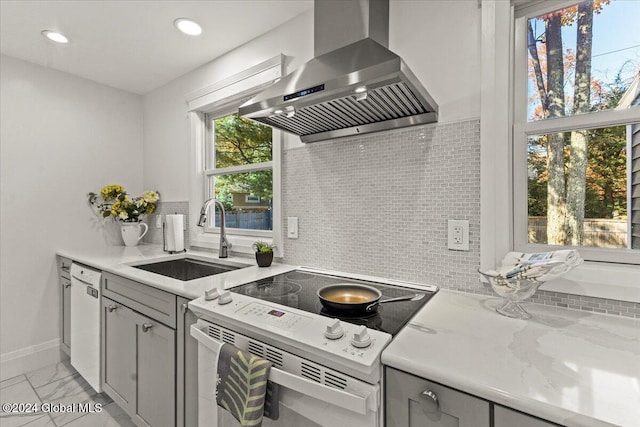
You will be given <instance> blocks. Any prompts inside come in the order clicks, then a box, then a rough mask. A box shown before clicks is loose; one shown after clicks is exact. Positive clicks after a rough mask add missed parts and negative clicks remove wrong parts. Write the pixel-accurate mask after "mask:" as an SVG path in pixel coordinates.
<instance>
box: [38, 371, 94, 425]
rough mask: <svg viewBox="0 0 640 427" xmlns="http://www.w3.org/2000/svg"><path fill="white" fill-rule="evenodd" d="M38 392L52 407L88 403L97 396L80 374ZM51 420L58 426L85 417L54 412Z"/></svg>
mask: <svg viewBox="0 0 640 427" xmlns="http://www.w3.org/2000/svg"><path fill="white" fill-rule="evenodd" d="M36 392H37V393H38V396H40V398H41V399H42V401H43V402H47V403H50V404H52V405H56V404H59V405H71V404H74V403H75V404H78V403H82V402H86V401H88V400H90V399H91V396H92V395H95V394H96V393H95V391H94V390H93V389H92V388H91V386H90V385H89V383H87V382H86V381H85V380H84V379H83V378H82V377H81V376H80V375H79V374H73V375H71V376H68V377H66V378H62V379H60V380H57V381H54V382H51V383H49V384H45V385H43V386H40V387H37V388H36ZM50 415H51V418H52V419H53V421H54V422H55V423H56V425H57V426H61V425H64V424H67V423H68V422H70V421H73V420H75V419H76V418H80V417H82V416H83V415H85V414H84V413H82V412H72V411H70V412H67V411H65V412H52V413H50Z"/></svg>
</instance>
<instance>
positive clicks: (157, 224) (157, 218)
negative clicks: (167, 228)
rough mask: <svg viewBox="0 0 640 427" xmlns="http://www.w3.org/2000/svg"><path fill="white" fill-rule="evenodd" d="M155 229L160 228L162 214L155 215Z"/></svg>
mask: <svg viewBox="0 0 640 427" xmlns="http://www.w3.org/2000/svg"><path fill="white" fill-rule="evenodd" d="M156 228H162V214H159V215H156Z"/></svg>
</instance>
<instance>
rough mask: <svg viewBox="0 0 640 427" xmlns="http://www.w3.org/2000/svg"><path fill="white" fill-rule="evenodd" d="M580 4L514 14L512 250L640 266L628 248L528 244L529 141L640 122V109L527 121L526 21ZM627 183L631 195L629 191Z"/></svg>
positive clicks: (534, 8) (553, 5)
mask: <svg viewBox="0 0 640 427" xmlns="http://www.w3.org/2000/svg"><path fill="white" fill-rule="evenodd" d="M578 3H579V1H576V0H570V1H567V0H564V1H557V2H543V3H539V4H534V5H531V6H529V7H525V8H522V9H518V10H516V12H515V14H514V20H515V22H514V27H513V28H514V48H513V52H512V54H513V58H514V65H513V77H512V80H513V82H514V83H513V85H514V92H513V127H512V155H513V166H512V173H513V189H512V191H513V197H512V200H513V235H512V236H513V249H514V250H516V251H522V252H542V251H549V250H559V249H576V250H578V251H579V252H580V255H581V256H582V258H584V259H585V260H588V261H601V262H610V263H615V264H640V250H638V249H629V248H597V247H589V246H579V247H572V246H562V245H546V244H537V243H529V242H528V237H527V236H528V218H527V216H528V205H527V195H528V180H527V167H526V165H527V142H528V137H529V136H531V135H542V134H547V133H552V132H562V131H571V130H578V129H594V128H602V127H610V126H618V125H630V124H632V123H640V108H638V107H636V108H630V109H626V110H607V111H599V112H593V113H585V114H579V115H575V116H567V117H561V118H553V119H546V120H537V121H531V122H529V121H527V99H528V94H527V91H528V78H527V70H528V66H527V64H528V51H527V33H526V31H527V20H528V19H530V18H532V17H536V16H539V15H541V14H544V13H547V12H551V11H553V10H557V9H561V8H566V7H569V6H572V5H575V4H578ZM629 189H630V184H628V192H629V191H630V190H629Z"/></svg>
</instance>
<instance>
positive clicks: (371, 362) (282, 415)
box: [189, 268, 438, 427]
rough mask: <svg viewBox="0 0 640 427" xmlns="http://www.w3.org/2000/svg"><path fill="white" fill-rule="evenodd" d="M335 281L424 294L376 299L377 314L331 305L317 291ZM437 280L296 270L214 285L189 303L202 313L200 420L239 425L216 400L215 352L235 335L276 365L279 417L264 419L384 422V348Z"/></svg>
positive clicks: (198, 334) (198, 333) (195, 329)
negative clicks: (356, 312)
mask: <svg viewBox="0 0 640 427" xmlns="http://www.w3.org/2000/svg"><path fill="white" fill-rule="evenodd" d="M336 283H359V284H366V285H368V286H372V287H375V288H377V289H378V290H380V292H381V293H382V300H386V299H390V298H395V297H399V296H404V295H407V294H414V293H424V294H425V297H424V298H422V299H420V300H418V301H402V302H394V303H388V304H382V305H379V306H378V308H377V310H376V311H374V312H373V313H367V314H365V315H360V314H359V315H355V316H354V315H351V314H349V315H344V313H334V312H330V311H327V309H326V308H325V307H323V306H322V304H321V302H320V300H319V298H318V295H317V291H318V289H320V288H321V287H323V286H325V285H329V284H336ZM437 290H438V289H437V287H435V286H427V285H417V284H412V283H405V282H398V281H391V280H383V279H379V278H372V277H366V276H359V275H358V276H355V275H348V274H343V273H336V272H329V271H323V270H316V269H310V268H299V269H296V270H293V271H290V272H287V273H283V274H279V275H276V276H273V277H270V278H266V279H262V280H259V281H256V282H251V283H248V284H244V285H240V286H237V287H234V288H231V289H229V290H227V291H224V290H213V292H209V293H208V295H207V298H213V299H207V298H205V296H202V297H200V298H198V299H196V300H194V301H192V302H190V303H189V308H190V309H191V310H192V311H194V312H195V313H196V314H197V315H198V316H199V317H200V320H199V321H198V322H197V324H196V325H193V326H192V332H191V333H192V335H193V336H194V337H195V338H196V339H197V340H198V342H199V350H198V353H199V354H198V359H199V362H198V369H199V396H200V397H199V419H200V425H213V426H220V427H223V426H224V427H229V426H235V425H237V422H236V421H235V420H234V419H232V418H231V417H230V416H229V415H228V413H226V411H224V410H220V409H219V408H218V407H217V405H216V402H215V392H214V391H215V378H216V371H217V355H218V351H219V349H220V347H221V345H222V344H223V343H231V344H234V345H235V346H237V347H239V348H241V349H243V350H246V351H249V352H250V353H252V354H255V355H257V356H260V357H263V358H265V359H267V360H269V361H271V362H272V363H273V367H272V369H271V373H270V376H269V379H270V381H272V382H275V383H277V384H279V390H280V393H279V394H280V395H279V417H278V419H277V420H271V419H267V418H265V419H264V422H263V425H265V426H267V427H268V426H291V427H293V426H296V427H302V426H318V425H320V426H335V425H350V426H354V427H359V426H379V425H382V420H383V418H382V410H381V382H382V366H381V362H380V355H381V353H382V351H383V350H384V348H385V347H386V346H387V344H389V342H390V341H391V339H392V337H393V335H395V334H396V333H397V332H399V331H400V329H401V328H402V327H403V326H404V325H405V324H406V323H407V322H408V321H409V319H410V318H411V317H412V316H413V315H414V314H415V313H416V312H417V311H418V310H419V309H420V308H421V307H422V306H423V305H424V304H425V303H426V302H427V301H428V300H429V298H431V297H432V296H433V295H434V294H435V293H436V292H437Z"/></svg>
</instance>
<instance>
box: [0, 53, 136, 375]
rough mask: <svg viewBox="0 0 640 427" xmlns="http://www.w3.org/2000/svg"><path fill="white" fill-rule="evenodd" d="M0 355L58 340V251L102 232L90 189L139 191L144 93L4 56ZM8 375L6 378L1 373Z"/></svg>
mask: <svg viewBox="0 0 640 427" xmlns="http://www.w3.org/2000/svg"><path fill="white" fill-rule="evenodd" d="M0 88H1V96H0V100H1V108H0V111H1V112H0V122H1V123H2V126H1V132H0V141H1V143H0V151H1V156H0V158H1V179H0V185H1V186H0V188H1V208H2V211H1V217H0V235H1V247H0V251H1V252H0V262H1V266H0V267H1V269H0V294H1V296H0V316H1V317H0V335H1V336H2V340H1V341H0V354H1V355H2V357H3V359H6V358H7V357H9V356H11V354H14V353H13V352H16V351H19V350H23V349H27V348H30V347H33V346H37V345H42V344H43V343H48V342H51V341H54V340H58V339H59V338H60V316H59V310H60V308H59V307H60V303H59V296H58V290H59V287H58V286H57V278H56V272H55V251H56V249H57V248H60V247H63V246H64V247H75V246H78V245H80V244H82V243H83V242H89V243H94V244H95V243H98V244H104V240H105V235H104V234H103V228H102V227H100V226H99V223H98V222H97V221H96V219H95V216H93V215H92V213H91V211H90V209H89V208H88V206H87V199H86V194H87V193H89V192H90V191H99V190H100V188H101V187H102V186H104V185H106V184H110V183H120V184H122V185H124V186H125V187H126V188H127V189H128V190H131V191H132V192H140V191H142V181H143V174H142V167H143V154H142V133H143V131H142V124H143V118H142V100H141V98H140V97H139V96H137V95H132V94H129V93H126V92H123V91H120V90H116V89H113V88H110V87H107V86H103V85H100V84H97V83H93V82H91V81H88V80H84V79H81V78H78V77H75V76H72V75H70V74H66V73H62V72H58V71H53V70H51V69H48V68H44V67H41V66H38V65H33V64H30V63H27V62H23V61H21V60H18V59H14V58H11V57H7V56H2V57H1V60H0ZM4 374H5V373H4V372H3V376H4Z"/></svg>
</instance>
